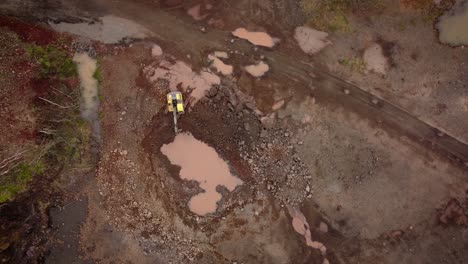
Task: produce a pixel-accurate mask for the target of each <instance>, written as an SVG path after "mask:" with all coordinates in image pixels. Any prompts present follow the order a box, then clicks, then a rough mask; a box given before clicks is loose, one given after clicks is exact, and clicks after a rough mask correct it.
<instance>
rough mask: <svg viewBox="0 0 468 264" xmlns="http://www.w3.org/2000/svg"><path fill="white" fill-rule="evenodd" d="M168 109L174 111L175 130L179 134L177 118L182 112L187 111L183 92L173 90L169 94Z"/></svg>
mask: <svg viewBox="0 0 468 264" xmlns="http://www.w3.org/2000/svg"><path fill="white" fill-rule="evenodd" d="M167 111H168V112H172V114H173V116H174V132H175V133H176V134H177V133H178V132H179V129H178V128H177V118H178V116H179V115H180V114H183V113H184V112H185V106H184V100H183V97H182V93H181V92H179V91H172V92H170V93H168V94H167Z"/></svg>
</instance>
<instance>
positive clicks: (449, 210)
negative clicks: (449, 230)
mask: <svg viewBox="0 0 468 264" xmlns="http://www.w3.org/2000/svg"><path fill="white" fill-rule="evenodd" d="M467 210H468V208H467V207H466V203H465V205H463V204H462V203H460V202H459V201H458V200H457V199H451V200H450V201H448V203H447V205H446V206H445V208H444V209H443V210H441V211H440V212H439V221H440V222H441V223H443V224H445V225H449V224H455V225H460V226H468V214H467V213H466V212H467Z"/></svg>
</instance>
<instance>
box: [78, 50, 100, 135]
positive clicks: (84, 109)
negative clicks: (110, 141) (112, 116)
mask: <svg viewBox="0 0 468 264" xmlns="http://www.w3.org/2000/svg"><path fill="white" fill-rule="evenodd" d="M73 61H74V62H75V63H76V64H77V66H78V76H79V78H80V83H81V97H82V104H81V116H82V117H83V118H84V119H85V120H87V121H88V122H89V123H90V124H91V128H92V133H93V138H94V139H95V140H97V141H100V138H101V131H100V130H101V129H100V126H99V116H98V110H99V98H98V81H97V80H96V79H95V78H94V77H93V75H94V73H95V72H96V69H97V62H96V60H95V59H93V58H91V57H90V56H89V55H88V54H87V53H77V54H75V56H74V57H73Z"/></svg>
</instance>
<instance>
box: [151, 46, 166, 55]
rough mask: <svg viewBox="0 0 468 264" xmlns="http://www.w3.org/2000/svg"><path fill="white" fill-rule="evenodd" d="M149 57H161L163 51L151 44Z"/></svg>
mask: <svg viewBox="0 0 468 264" xmlns="http://www.w3.org/2000/svg"><path fill="white" fill-rule="evenodd" d="M151 55H153V57H159V56H161V55H163V51H162V49H161V47H160V46H159V45H156V44H153V47H152V48H151Z"/></svg>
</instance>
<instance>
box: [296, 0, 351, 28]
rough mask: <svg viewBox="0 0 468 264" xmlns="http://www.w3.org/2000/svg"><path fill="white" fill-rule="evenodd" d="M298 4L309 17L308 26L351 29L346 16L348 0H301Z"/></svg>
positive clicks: (348, 5)
mask: <svg viewBox="0 0 468 264" xmlns="http://www.w3.org/2000/svg"><path fill="white" fill-rule="evenodd" d="M300 4H301V7H302V10H303V12H304V13H305V14H306V15H308V16H309V17H310V18H309V21H308V24H309V25H310V26H312V27H314V28H316V29H319V30H323V31H331V32H340V31H341V32H344V31H350V30H351V28H350V25H349V22H348V19H347V18H346V13H347V12H349V10H350V8H351V2H350V0H301V2H300Z"/></svg>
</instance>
